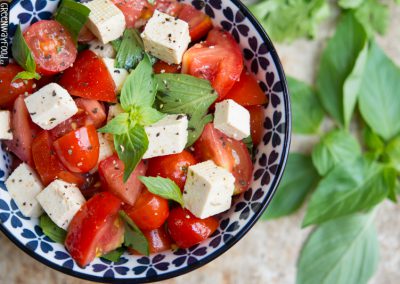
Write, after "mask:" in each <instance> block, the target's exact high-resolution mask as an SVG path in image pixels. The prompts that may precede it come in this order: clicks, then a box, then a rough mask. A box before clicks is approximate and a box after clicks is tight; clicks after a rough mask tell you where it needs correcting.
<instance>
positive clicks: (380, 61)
mask: <svg viewBox="0 0 400 284" xmlns="http://www.w3.org/2000/svg"><path fill="white" fill-rule="evenodd" d="M399 90H400V68H399V67H398V66H396V65H395V64H394V63H393V61H391V60H390V58H388V57H387V56H386V54H385V53H384V52H383V51H382V50H381V48H380V47H379V46H378V45H377V44H376V43H374V42H373V43H372V44H371V48H370V51H369V54H368V59H367V65H366V68H365V73H364V78H363V81H362V84H361V89H360V95H359V98H358V103H359V108H360V112H361V115H362V117H363V118H364V120H365V122H366V123H367V124H368V125H369V126H370V127H371V128H372V130H373V131H374V132H376V133H377V134H378V135H379V136H381V137H382V138H383V139H384V140H386V141H388V140H390V139H391V138H393V137H394V136H396V134H398V133H399V132H400V119H399V113H400V100H399V99H398V94H399Z"/></svg>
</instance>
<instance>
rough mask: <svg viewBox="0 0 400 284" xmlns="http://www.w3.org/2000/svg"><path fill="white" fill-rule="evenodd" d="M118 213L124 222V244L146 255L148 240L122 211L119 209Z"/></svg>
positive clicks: (148, 251)
mask: <svg viewBox="0 0 400 284" xmlns="http://www.w3.org/2000/svg"><path fill="white" fill-rule="evenodd" d="M119 215H120V216H121V218H122V220H123V221H124V223H125V235H124V245H125V246H127V247H130V248H132V249H134V250H136V251H138V252H139V253H141V254H143V255H146V256H148V255H149V254H150V248H149V242H148V241H147V239H146V237H145V236H144V235H143V233H142V231H141V230H140V229H139V228H138V226H136V224H135V223H134V222H133V221H132V219H131V218H130V217H129V216H128V215H127V214H126V213H125V212H124V211H119Z"/></svg>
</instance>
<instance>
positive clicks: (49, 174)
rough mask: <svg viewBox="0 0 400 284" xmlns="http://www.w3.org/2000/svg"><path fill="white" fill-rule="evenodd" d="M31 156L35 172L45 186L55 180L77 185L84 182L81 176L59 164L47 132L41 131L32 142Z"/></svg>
mask: <svg viewBox="0 0 400 284" xmlns="http://www.w3.org/2000/svg"><path fill="white" fill-rule="evenodd" d="M32 156H33V161H34V163H35V168H36V171H37V173H38V174H39V176H40V178H41V180H42V182H43V184H44V185H45V186H47V185H48V184H49V183H51V182H52V181H54V180H55V179H57V178H60V179H62V180H64V181H66V182H70V183H75V184H78V185H82V184H83V183H84V182H85V179H84V177H83V176H81V175H78V174H73V173H71V172H69V171H67V170H66V169H65V168H64V166H63V165H62V164H61V162H60V160H59V159H58V158H57V156H56V153H55V151H54V149H53V140H52V139H51V137H50V135H49V133H48V132H47V131H42V132H41V133H40V134H39V135H38V136H37V137H36V138H35V139H34V140H33V142H32Z"/></svg>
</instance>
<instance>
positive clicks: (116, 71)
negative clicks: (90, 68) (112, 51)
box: [103, 58, 129, 92]
mask: <svg viewBox="0 0 400 284" xmlns="http://www.w3.org/2000/svg"><path fill="white" fill-rule="evenodd" d="M103 62H104V64H105V65H106V66H107V69H108V72H110V74H111V77H112V79H113V81H114V83H115V86H116V87H117V90H118V92H120V91H121V89H122V86H123V85H124V83H125V80H126V78H128V75H129V73H128V71H126V70H125V69H123V68H115V67H114V66H115V60H114V59H112V58H103Z"/></svg>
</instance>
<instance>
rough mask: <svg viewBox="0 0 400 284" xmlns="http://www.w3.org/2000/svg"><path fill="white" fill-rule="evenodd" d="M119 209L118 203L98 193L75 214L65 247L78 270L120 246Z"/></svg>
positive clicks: (120, 225)
mask: <svg viewBox="0 0 400 284" xmlns="http://www.w3.org/2000/svg"><path fill="white" fill-rule="evenodd" d="M120 208H121V200H119V199H118V198H117V197H115V196H114V195H112V194H111V193H109V192H102V193H98V194H96V195H94V196H93V197H92V198H91V199H89V200H88V201H87V202H86V203H85V204H84V205H83V206H82V207H81V209H80V210H79V211H78V212H77V213H76V215H75V216H74V218H73V219H72V221H71V223H70V225H69V227H68V232H67V237H66V239H65V247H66V248H67V250H68V251H69V253H70V254H71V256H72V258H73V259H74V260H75V261H76V262H77V263H78V265H79V266H80V267H85V266H86V265H88V264H89V263H90V262H91V261H92V260H93V259H94V258H95V257H96V256H97V255H101V254H105V253H107V252H109V251H111V250H113V249H116V248H118V247H119V246H120V245H121V243H122V241H123V235H124V226H123V223H122V222H121V220H120V219H119V216H118V211H119V209H120Z"/></svg>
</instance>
